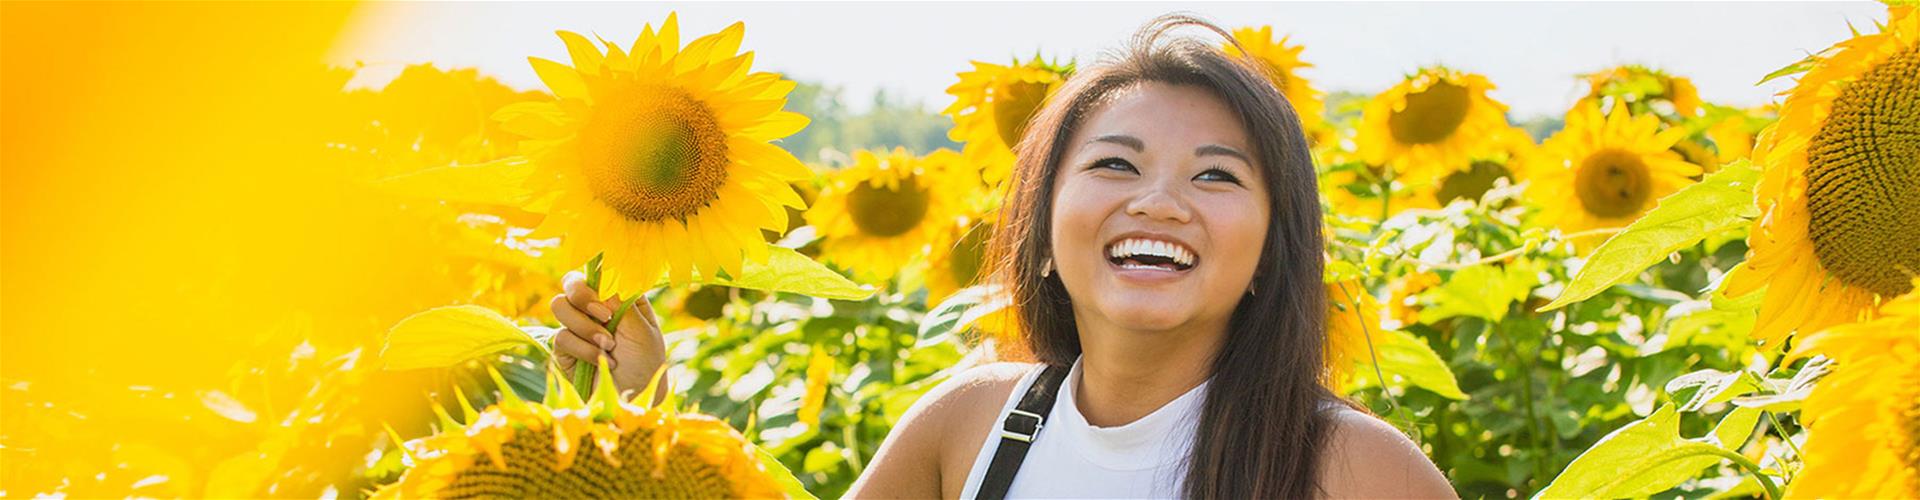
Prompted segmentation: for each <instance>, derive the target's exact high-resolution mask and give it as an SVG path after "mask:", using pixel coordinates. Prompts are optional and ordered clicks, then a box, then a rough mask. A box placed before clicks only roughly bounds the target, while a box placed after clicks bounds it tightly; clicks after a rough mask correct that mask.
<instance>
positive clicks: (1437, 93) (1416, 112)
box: [1387, 81, 1470, 144]
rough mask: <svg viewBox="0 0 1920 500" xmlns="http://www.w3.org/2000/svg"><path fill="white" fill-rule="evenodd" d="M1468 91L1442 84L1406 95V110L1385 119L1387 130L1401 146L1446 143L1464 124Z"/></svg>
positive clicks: (1453, 85) (1451, 84) (1446, 83)
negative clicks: (1444, 141)
mask: <svg viewBox="0 0 1920 500" xmlns="http://www.w3.org/2000/svg"><path fill="white" fill-rule="evenodd" d="M1469 97H1470V96H1468V95H1467V88H1466V87H1463V86H1460V85H1455V84H1453V83H1452V82H1446V81H1441V82H1438V83H1434V84H1433V85H1432V86H1429V87H1427V89H1426V90H1422V91H1419V92H1415V93H1412V94H1408V95H1407V106H1406V108H1405V109H1402V110H1400V111H1396V112H1394V113H1392V114H1390V115H1388V116H1387V129H1388V130H1389V131H1391V132H1392V133H1393V140H1394V141H1396V142H1399V143H1401V144H1431V143H1435V142H1440V141H1443V140H1446V138H1447V136H1450V135H1453V131H1454V130H1455V129H1458V128H1460V124H1461V123H1464V122H1466V121H1467V106H1468V104H1469Z"/></svg>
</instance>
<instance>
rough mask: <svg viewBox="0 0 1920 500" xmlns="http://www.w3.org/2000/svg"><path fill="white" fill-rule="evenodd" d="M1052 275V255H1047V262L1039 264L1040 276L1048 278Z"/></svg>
mask: <svg viewBox="0 0 1920 500" xmlns="http://www.w3.org/2000/svg"><path fill="white" fill-rule="evenodd" d="M1052 276H1053V257H1047V262H1046V263H1045V264H1041V265H1040V277H1042V278H1049V277H1052Z"/></svg>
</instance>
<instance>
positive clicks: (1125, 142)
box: [1087, 134, 1147, 153]
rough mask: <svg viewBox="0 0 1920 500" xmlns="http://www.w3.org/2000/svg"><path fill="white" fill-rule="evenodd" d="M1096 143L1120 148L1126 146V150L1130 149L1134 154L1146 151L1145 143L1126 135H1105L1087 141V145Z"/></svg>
mask: <svg viewBox="0 0 1920 500" xmlns="http://www.w3.org/2000/svg"><path fill="white" fill-rule="evenodd" d="M1096 142H1111V143H1114V144H1119V145H1121V146H1126V147H1127V148H1128V149H1132V150H1133V152H1135V153H1138V152H1141V151H1146V149H1147V143H1146V141H1142V140H1140V138H1138V137H1134V136H1131V135H1126V134H1107V135H1103V136H1099V137H1095V138H1093V140H1091V141H1087V144H1093V143H1096Z"/></svg>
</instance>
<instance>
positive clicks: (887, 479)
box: [854, 16, 1451, 498]
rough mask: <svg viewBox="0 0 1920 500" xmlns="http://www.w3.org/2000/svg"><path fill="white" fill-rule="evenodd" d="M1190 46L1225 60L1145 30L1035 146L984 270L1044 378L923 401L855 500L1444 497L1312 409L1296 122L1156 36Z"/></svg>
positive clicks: (1010, 371)
mask: <svg viewBox="0 0 1920 500" xmlns="http://www.w3.org/2000/svg"><path fill="white" fill-rule="evenodd" d="M1194 26H1197V27H1202V28H1206V29H1210V30H1212V31H1214V32H1215V33H1216V34H1219V35H1220V36H1221V37H1222V38H1227V39H1231V37H1230V36H1228V35H1227V34H1226V33H1225V32H1224V31H1222V30H1220V29H1218V28H1216V27H1214V26H1212V25H1209V24H1206V23H1204V22H1202V21H1198V20H1194V19H1191V18H1186V17H1180V16H1169V17H1163V18H1160V19H1158V20H1156V21H1154V22H1153V23H1151V24H1149V25H1148V26H1147V27H1146V28H1145V29H1144V30H1142V31H1141V33H1140V35H1139V36H1138V37H1136V39H1135V40H1134V42H1133V45H1132V46H1131V47H1130V50H1128V51H1127V52H1124V53H1122V54H1121V55H1120V56H1119V57H1118V58H1117V59H1116V60H1112V61H1109V62H1107V63H1106V64H1102V65H1096V66H1093V67H1091V68H1088V69H1085V70H1083V71H1082V72H1081V73H1078V74H1076V75H1075V76H1073V77H1072V78H1071V79H1069V80H1068V81H1067V83H1066V84H1065V85H1064V86H1063V87H1062V89H1061V90H1060V91H1059V94H1057V95H1056V96H1055V97H1054V98H1053V100H1051V101H1050V102H1049V103H1048V105H1047V106H1046V107H1045V108H1043V109H1042V110H1041V111H1040V112H1039V113H1038V115H1037V117H1036V119H1035V120H1034V121H1033V122H1032V123H1031V124H1030V125H1029V128H1028V129H1027V132H1026V135H1025V136H1024V137H1023V138H1022V139H1021V144H1022V147H1021V148H1020V149H1019V159H1018V162H1017V163H1016V165H1015V167H1014V171H1013V174H1012V183H1011V186H1010V189H1011V192H1010V193H1009V197H1008V201H1007V205H1006V206H1005V207H1004V208H1003V218H1002V220H1001V224H1000V226H999V227H998V228H996V229H995V231H994V235H995V238H994V239H993V241H992V242H990V244H989V252H990V254H989V255H990V257H989V262H990V263H991V264H992V265H993V266H995V267H994V269H993V271H992V273H991V276H993V279H997V280H999V281H1000V282H1003V283H1008V284H1009V285H1010V288H1011V289H1012V293H1013V302H1014V304H1015V306H1014V310H1015V314H1016V316H1017V318H1018V319H1017V320H1018V322H1019V328H1020V329H1021V330H1022V331H1023V332H1026V338H1025V340H1026V344H1027V346H1026V347H1027V348H1028V349H1029V350H1030V351H1031V352H1032V353H1034V355H1035V356H1036V357H1037V358H1038V359H1037V361H1038V362H1039V363H1038V364H1037V366H1035V365H999V366H993V367H987V368H981V369H976V370H974V371H973V372H970V373H967V374H963V375H961V376H960V377H958V378H957V379H956V380H955V381H951V382H949V383H947V384H945V385H944V386H943V387H941V388H939V389H935V390H934V392H933V393H930V394H929V395H928V396H926V397H925V398H924V399H922V400H921V403H920V405H918V406H917V407H916V409H915V410H914V411H912V412H909V413H908V415H907V416H906V417H904V418H903V419H902V420H901V423H900V425H899V427H898V428H896V429H895V431H894V432H893V434H892V435H891V436H889V442H888V444H887V445H884V446H883V448H882V450H881V452H880V455H879V456H877V457H876V458H875V466H874V468H873V469H870V470H869V472H868V474H867V475H866V476H865V477H863V478H862V480H861V482H860V483H858V484H856V485H855V487H854V494H855V495H856V496H860V495H863V494H866V495H871V494H880V495H892V494H905V495H910V496H911V495H918V496H933V495H939V496H942V497H953V496H956V495H958V496H961V497H969V498H971V497H978V498H998V497H1006V496H1033V497H1049V496H1138V495H1143V494H1144V495H1151V496H1158V497H1169V496H1187V497H1194V498H1246V497H1254V498H1302V497H1309V496H1316V495H1323V494H1326V495H1335V496H1395V497H1406V496H1449V495H1450V494H1451V490H1450V488H1449V487H1448V485H1447V483H1446V482H1445V480H1444V479H1443V478H1441V476H1440V475H1439V473H1438V471H1436V470H1435V469H1434V467H1433V466H1432V465H1431V464H1430V463H1428V462H1427V461H1426V459H1425V458H1424V457H1423V456H1422V455H1421V453H1420V452H1419V450H1418V449H1417V448H1416V447H1415V446H1414V445H1413V443H1411V442H1410V441H1408V440H1407V439H1406V438H1405V437H1403V436H1401V435H1400V434H1398V432H1397V431H1395V430H1393V429H1392V428H1391V427H1389V426H1387V425H1386V424H1384V423H1383V422H1380V421H1379V420H1377V419H1374V418H1372V417H1370V416H1367V415H1365V414H1363V413H1361V412H1358V411H1355V410H1353V409H1352V407H1351V406H1349V405H1347V404H1346V403H1345V402H1344V401H1342V400H1341V399H1340V398H1339V397H1337V396H1336V395H1334V394H1332V393H1331V392H1329V391H1328V390H1327V389H1325V387H1326V386H1325V377H1326V376H1327V371H1326V369H1325V366H1324V365H1323V364H1322V359H1321V350H1322V345H1323V344H1324V342H1325V334H1324V333H1323V329H1322V328H1323V321H1324V320H1323V314H1324V312H1323V311H1324V310H1325V300H1326V298H1325V296H1324V294H1325V292H1324V288H1323V287H1322V285H1321V280H1320V276H1321V268H1322V265H1321V261H1320V259H1321V257H1320V255H1321V254H1320V252H1321V250H1320V249H1321V245H1322V241H1321V235H1320V226H1319V225H1320V224H1321V222H1320V221H1321V212H1320V209H1319V199H1318V195H1317V194H1316V191H1315V188H1314V172H1313V168H1312V165H1311V162H1310V161H1309V158H1308V155H1307V145H1306V144H1307V143H1306V139H1305V137H1304V136H1303V132H1302V130H1301V126H1300V122H1299V119H1298V118H1297V117H1296V116H1295V112H1294V111H1293V109H1292V108H1291V107H1290V106H1289V105H1288V103H1287V101H1286V100H1285V99H1284V98H1283V97H1282V96H1281V95H1280V94H1279V92H1278V91H1277V90H1275V88H1274V87H1273V86H1272V85H1270V84H1268V83H1267V81H1266V80H1265V79H1264V77H1263V76H1262V73H1260V72H1259V71H1258V70H1257V69H1256V68H1257V66H1253V63H1250V62H1248V61H1246V60H1244V59H1241V58H1234V57H1230V56H1227V55H1226V54H1225V53H1223V52H1222V51H1221V50H1220V49H1218V48H1215V45H1210V44H1206V43H1202V42H1200V41H1198V40H1193V39H1186V38H1180V37H1175V36H1170V35H1169V32H1170V31H1171V30H1173V29H1176V28H1180V27H1194ZM1056 387H1057V389H1056ZM1022 394H1024V396H1023V395H1022ZM1050 398H1057V399H1056V400H1055V401H1056V402H1055V403H1053V406H1051V407H1048V406H1046V405H1045V404H1042V405H1039V406H1038V407H1034V408H1030V407H1029V406H1030V405H1029V403H1031V402H1033V401H1036V400H1038V401H1046V400H1049V399H1050ZM1016 403H1018V404H1016ZM983 408H984V409H983ZM994 408H999V411H998V412H997V413H996V412H995V411H993V409H994ZM1030 419H1037V422H1038V425H1035V424H1034V423H1033V422H1028V420H1030ZM956 428H957V429H961V430H959V431H954V430H952V429H956ZM995 428H1005V429H1009V430H1013V429H1022V430H1026V429H1031V430H1030V431H1027V432H1030V434H1023V433H1012V434H1009V433H1006V432H1003V433H992V432H990V431H991V430H992V429H995ZM934 433H944V434H945V436H946V437H948V439H940V436H937V435H932V434H934ZM954 434H958V435H959V436H960V437H962V438H963V439H962V440H959V441H958V442H960V443H980V445H979V447H978V448H974V447H972V446H964V447H960V449H957V450H956V449H954V448H955V447H954V446H953V445H948V444H944V443H947V442H953V441H954V440H953V439H951V437H952V436H953V435H954ZM1009 435H1011V436H1014V437H1008V436H1009ZM1016 438H1017V439H1016ZM1023 457H1024V459H1023ZM1360 463H1366V464H1368V467H1367V469H1365V472H1362V469H1360V468H1359V467H1356V465H1357V464H1360ZM915 469H919V470H915ZM928 469H932V470H928ZM915 484H938V485H940V488H939V490H937V491H935V490H929V489H926V488H927V487H925V486H920V487H917V488H916V486H915Z"/></svg>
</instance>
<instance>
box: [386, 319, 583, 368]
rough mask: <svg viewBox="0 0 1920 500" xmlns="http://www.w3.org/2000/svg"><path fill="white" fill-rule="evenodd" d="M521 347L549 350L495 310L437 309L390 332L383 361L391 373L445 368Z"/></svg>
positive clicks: (401, 324)
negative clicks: (532, 346) (531, 346)
mask: <svg viewBox="0 0 1920 500" xmlns="http://www.w3.org/2000/svg"><path fill="white" fill-rule="evenodd" d="M522 344H532V345H534V346H537V347H540V348H541V349H545V348H546V346H541V345H540V343H539V342H536V341H534V340H533V337H532V336H530V335H527V333H526V332H524V331H521V330H520V327H518V326H515V325H514V324H513V321H512V320H509V319H507V317H506V316H501V315H500V313H497V312H494V311H493V310H492V309H487V308H485V307H480V306H471V305H468V306H446V307H436V308H433V309H428V310H426V311H422V312H419V313H416V314H414V315H412V316H408V317H407V318H406V319H402V320H400V322H399V323H396V324H394V325H393V328H390V329H388V330H387V337H386V340H385V342H384V345H382V346H381V348H380V360H381V362H382V363H383V364H384V365H383V366H385V367H386V369H388V370H412V369H417V368H443V367H448V366H453V365H457V364H460V363H462V362H465V361H467V360H470V359H474V358H478V357H480V356H485V355H488V354H493V353H496V352H500V351H502V350H505V349H509V348H512V347H515V346H519V345H522Z"/></svg>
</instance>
